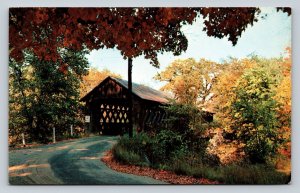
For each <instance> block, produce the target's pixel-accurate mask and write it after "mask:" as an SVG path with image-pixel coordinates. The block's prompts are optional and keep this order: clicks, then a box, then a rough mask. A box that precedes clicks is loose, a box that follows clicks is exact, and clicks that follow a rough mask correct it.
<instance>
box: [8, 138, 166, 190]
mask: <svg viewBox="0 0 300 193" xmlns="http://www.w3.org/2000/svg"><path fill="white" fill-rule="evenodd" d="M115 142H116V137H110V136H94V137H89V138H83V139H76V140H72V141H67V142H60V143H57V144H52V145H45V146H40V147H36V148H31V149H21V150H13V151H10V152H9V183H10V184H12V185H23V184H55V185H56V184H57V185H58V184H69V185H71V184H83V185H101V184H103V185H104V184H106V185H113V184H165V182H162V181H158V180H155V179H152V178H149V177H144V176H136V175H131V174H125V173H120V172H116V171H114V170H111V169H110V168H108V167H107V166H106V165H105V164H104V163H103V162H101V160H100V158H101V157H102V156H103V155H104V152H105V151H106V150H108V149H109V148H111V147H112V145H113V144H114V143H115Z"/></svg>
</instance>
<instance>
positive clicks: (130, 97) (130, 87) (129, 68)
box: [128, 58, 133, 137]
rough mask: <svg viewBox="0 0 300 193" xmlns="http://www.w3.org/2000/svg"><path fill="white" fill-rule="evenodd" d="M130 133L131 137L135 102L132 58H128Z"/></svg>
mask: <svg viewBox="0 0 300 193" xmlns="http://www.w3.org/2000/svg"><path fill="white" fill-rule="evenodd" d="M128 107H129V108H128V118H129V123H128V127H129V128H128V134H129V137H132V136H133V123H132V114H133V113H132V109H133V102H132V58H128Z"/></svg>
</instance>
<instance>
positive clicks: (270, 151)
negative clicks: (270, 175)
mask: <svg viewBox="0 0 300 193" xmlns="http://www.w3.org/2000/svg"><path fill="white" fill-rule="evenodd" d="M273 84H274V82H273V80H272V77H270V76H268V74H267V73H266V72H265V71H264V70H263V69H262V68H254V69H250V70H248V71H246V72H245V73H244V74H243V75H242V77H241V78H240V79H239V80H238V82H237V86H236V88H235V89H234V92H235V93H236V96H235V97H234V98H233V102H232V107H231V109H232V111H231V113H232V114H231V116H232V120H233V123H232V127H233V128H234V130H235V133H236V135H237V137H238V139H239V140H241V141H242V142H243V143H244V144H245V151H246V153H247V155H248V156H249V159H250V160H251V161H252V162H254V163H265V162H266V161H267V158H268V157H269V156H272V155H275V154H276V153H277V148H278V145H279V143H280V141H279V137H278V120H277V117H276V109H277V107H278V105H277V102H276V101H275V100H274V99H273V96H274V95H275V93H274V92H273Z"/></svg>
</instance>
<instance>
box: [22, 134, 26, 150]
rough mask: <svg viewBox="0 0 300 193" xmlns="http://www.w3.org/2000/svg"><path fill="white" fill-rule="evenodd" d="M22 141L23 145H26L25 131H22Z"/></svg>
mask: <svg viewBox="0 0 300 193" xmlns="http://www.w3.org/2000/svg"><path fill="white" fill-rule="evenodd" d="M22 143H23V146H24V147H25V146H26V143H25V135H24V133H22Z"/></svg>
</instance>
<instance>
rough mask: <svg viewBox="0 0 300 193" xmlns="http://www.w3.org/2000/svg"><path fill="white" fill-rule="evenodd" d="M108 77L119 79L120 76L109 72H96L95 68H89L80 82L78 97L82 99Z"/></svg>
mask: <svg viewBox="0 0 300 193" xmlns="http://www.w3.org/2000/svg"><path fill="white" fill-rule="evenodd" d="M108 76H113V77H117V78H121V75H119V74H115V73H113V72H110V71H109V70H103V71H98V70H97V69H96V68H91V69H90V70H89V73H88V74H87V75H86V76H84V77H83V80H82V82H81V85H80V96H81V97H83V96H84V95H85V94H87V93H88V92H89V91H90V90H91V89H93V88H94V87H95V86H97V85H98V84H99V83H100V82H101V81H102V80H104V79H105V78H106V77H108Z"/></svg>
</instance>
